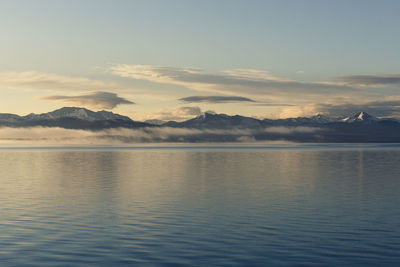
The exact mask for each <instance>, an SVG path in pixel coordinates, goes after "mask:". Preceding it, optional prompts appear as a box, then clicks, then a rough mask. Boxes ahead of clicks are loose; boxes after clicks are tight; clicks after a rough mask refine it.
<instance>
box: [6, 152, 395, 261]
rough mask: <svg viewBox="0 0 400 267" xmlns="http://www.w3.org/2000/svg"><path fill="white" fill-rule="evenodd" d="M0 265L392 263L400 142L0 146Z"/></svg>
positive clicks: (393, 258)
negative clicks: (368, 144) (395, 144)
mask: <svg viewBox="0 0 400 267" xmlns="http://www.w3.org/2000/svg"><path fill="white" fill-rule="evenodd" d="M0 179H1V180H0V265H1V266H26V265H29V266H46V265H49V266H54V265H57V266H62V265H65V266H71V265H93V266H99V265H104V266H116V265H135V264H136V265H146V264H147V265H157V264H159V265H195V266H198V265H204V266H207V265H247V266H248V265H280V264H287V265H294V264H300V265H301V264H303V265H312V264H315V265H325V266H326V265H343V264H347V265H366V264H369V265H384V264H386V265H395V264H398V263H399V262H400V194H399V192H400V149H399V148H398V147H391V146H390V145H386V146H381V147H379V146H378V147H372V148H371V147H364V146H349V147H347V146H344V147H339V148H332V147H329V146H328V147H326V146H325V147H318V146H315V147H294V148H293V147H277V148H273V147H272V148H271V147H264V148H261V149H260V148H259V149H252V148H230V149H229V148H226V147H225V148H223V147H222V148H210V147H205V148H200V149H199V148H193V147H192V148H177V147H174V148H169V149H168V148H154V147H153V148H151V149H149V148H145V149H140V148H135V149H116V148H108V149H107V148H103V149H78V148H69V149H41V148H36V149H24V148H20V149H2V150H0Z"/></svg>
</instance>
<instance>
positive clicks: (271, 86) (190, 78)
mask: <svg viewBox="0 0 400 267" xmlns="http://www.w3.org/2000/svg"><path fill="white" fill-rule="evenodd" d="M110 71H111V73H112V74H114V75H118V76H120V77H125V78H133V79H140V80H148V81H152V82H157V83H166V84H175V85H181V86H184V87H186V88H189V89H192V90H197V91H209V92H220V93H231V94H235V93H245V94H251V95H275V96H290V97H292V98H293V97H297V96H298V95H302V96H306V95H319V96H320V95H334V94H338V93H340V94H351V93H355V92H358V91H359V89H358V88H355V87H350V86H347V85H343V84H338V83H334V82H330V83H329V82H299V81H293V80H287V79H282V78H277V77H273V76H270V75H269V74H268V73H267V72H266V71H261V70H253V69H236V70H228V71H224V72H222V73H221V74H207V73H203V72H201V71H200V70H197V69H190V68H186V69H185V68H173V67H162V66H150V65H125V64H121V65H115V66H112V67H111V68H110Z"/></svg>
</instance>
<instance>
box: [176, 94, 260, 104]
mask: <svg viewBox="0 0 400 267" xmlns="http://www.w3.org/2000/svg"><path fill="white" fill-rule="evenodd" d="M179 100H180V101H183V102H188V103H216V104H218V103H232V102H255V101H254V100H252V99H250V98H247V97H242V96H189V97H184V98H181V99H179Z"/></svg>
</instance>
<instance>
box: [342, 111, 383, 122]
mask: <svg viewBox="0 0 400 267" xmlns="http://www.w3.org/2000/svg"><path fill="white" fill-rule="evenodd" d="M376 120H377V119H376V118H375V117H374V116H371V115H369V114H368V113H367V112H364V111H361V112H357V113H355V114H354V115H353V116H350V117H346V118H344V119H342V121H343V122H371V121H376Z"/></svg>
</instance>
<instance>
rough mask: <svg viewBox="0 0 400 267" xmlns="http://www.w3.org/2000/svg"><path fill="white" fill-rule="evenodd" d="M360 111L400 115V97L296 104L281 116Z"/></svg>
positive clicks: (374, 114) (381, 115)
mask: <svg viewBox="0 0 400 267" xmlns="http://www.w3.org/2000/svg"><path fill="white" fill-rule="evenodd" d="M359 111H365V112H367V113H370V114H371V115H373V116H376V117H397V118H399V117H400V97H395V96H392V97H390V98H385V99H383V100H378V101H369V102H363V103H343V104H309V105H305V106H295V107H290V108H286V109H284V110H282V112H281V113H280V115H279V117H281V118H293V117H309V116H313V115H316V114H324V115H327V116H331V117H341V116H347V115H349V114H352V113H356V112H359Z"/></svg>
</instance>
